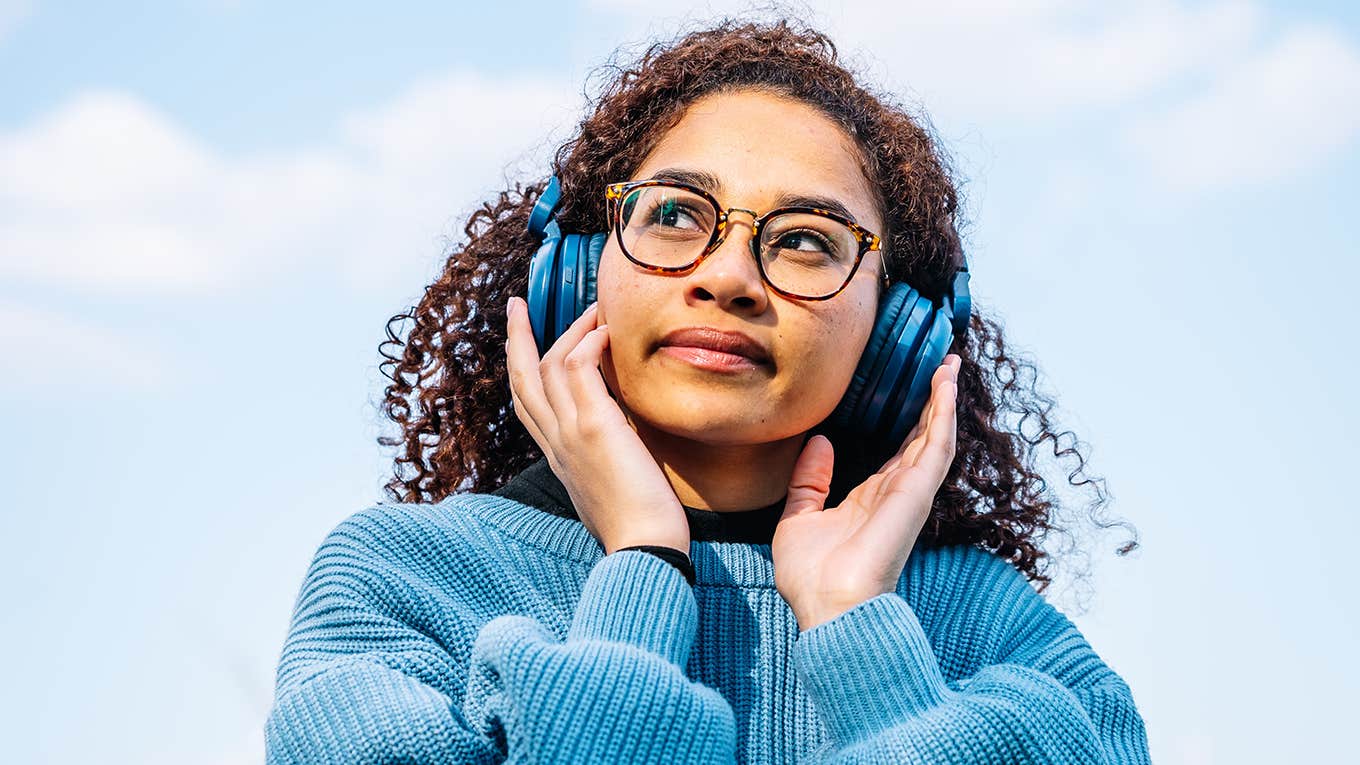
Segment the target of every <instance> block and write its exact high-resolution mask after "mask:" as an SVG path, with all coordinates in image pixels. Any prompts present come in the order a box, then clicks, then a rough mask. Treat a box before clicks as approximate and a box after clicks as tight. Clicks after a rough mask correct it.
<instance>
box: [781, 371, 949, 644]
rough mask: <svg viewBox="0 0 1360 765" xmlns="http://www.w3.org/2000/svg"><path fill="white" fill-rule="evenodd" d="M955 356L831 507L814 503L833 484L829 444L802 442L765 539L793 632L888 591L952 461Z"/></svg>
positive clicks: (820, 438) (822, 499)
mask: <svg viewBox="0 0 1360 765" xmlns="http://www.w3.org/2000/svg"><path fill="white" fill-rule="evenodd" d="M960 363H961V360H960V358H959V356H958V355H957V354H952V353H951V354H949V355H947V356H945V359H944V363H942V364H941V365H940V367H939V368H938V369H937V370H935V374H934V376H932V377H931V381H930V386H931V392H930V401H929V403H928V404H927V405H926V408H925V410H924V411H923V412H922V413H921V418H920V420H919V421H918V422H917V423H916V426H915V427H913V428H912V429H911V432H910V433H908V434H907V437H906V439H905V440H904V442H903V444H902V448H901V449H899V450H898V452H897V454H895V455H893V457H892V459H890V460H888V461H887V463H885V464H884V465H883V467H882V468H880V469H879V471H878V472H877V473H874V474H873V475H872V476H869V478H868V480H866V481H865V482H864V483H862V484H860V485H859V486H856V487H855V488H854V490H852V491H851V492H850V493H849V494H848V495H847V496H846V498H845V501H844V502H842V503H841V504H840V505H838V506H837V507H828V508H825V509H823V507H822V503H824V502H825V501H826V497H827V494H828V493H829V492H830V485H831V469H832V463H833V461H834V459H833V457H834V455H833V454H832V448H831V442H830V441H828V440H827V439H826V438H825V437H824V436H814V437H813V438H812V439H810V440H809V441H808V443H807V445H806V446H804V447H803V452H802V454H801V455H799V457H798V461H797V463H796V464H795V465H794V467H793V476H792V478H791V479H790V481H789V495H788V500H787V502H786V504H785V506H784V514H783V515H782V516H781V517H780V519H779V525H778V526H777V527H776V528H775V532H774V539H773V540H772V544H771V556H772V557H773V559H774V571H775V573H774V580H775V587H776V588H777V589H778V590H779V594H780V595H782V596H783V597H784V600H785V601H787V602H788V604H789V606H790V607H791V608H792V609H793V613H794V616H796V617H797V618H798V629H799V631H801V632H806V631H807V630H809V629H812V628H813V627H815V626H817V625H818V624H821V623H822V622H825V621H828V620H830V619H834V618H835V617H836V616H838V615H840V614H842V613H845V612H846V611H848V610H850V609H851V608H853V607H854V606H856V605H858V604H860V603H862V602H864V601H866V600H868V599H870V598H872V597H875V596H877V595H881V594H883V593H885V592H893V591H895V590H896V588H897V581H898V579H899V578H900V577H901V575H902V570H903V568H904V567H905V566H906V564H907V558H908V557H909V556H910V555H911V550H912V548H913V547H914V546H915V544H916V538H917V536H919V535H920V533H921V529H922V528H923V527H924V526H925V522H926V517H927V516H929V515H930V506H931V504H932V503H933V502H934V499H935V493H936V492H937V491H939V488H940V485H941V484H942V483H943V482H944V478H945V474H946V473H947V472H948V470H949V465H950V463H951V462H953V460H954V449H955V440H956V427H957V425H956V422H957V418H956V415H955V408H954V402H955V398H956V395H957V392H958V382H957V381H958V370H959V364H960Z"/></svg>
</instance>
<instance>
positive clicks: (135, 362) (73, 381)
mask: <svg viewBox="0 0 1360 765" xmlns="http://www.w3.org/2000/svg"><path fill="white" fill-rule="evenodd" d="M0 358H4V359H5V375H4V379H3V381H2V382H0V385H3V386H4V387H5V388H6V389H7V390H18V391H28V392H33V391H42V392H44V393H51V391H52V390H53V389H56V390H64V389H67V388H69V387H78V388H90V387H96V386H97V387H99V388H101V389H105V390H107V389H110V388H114V389H119V388H121V389H130V390H136V391H148V390H161V389H163V388H164V387H165V386H166V385H167V384H168V382H169V380H170V379H171V375H170V369H169V365H168V364H167V362H166V360H165V358H164V357H163V355H162V354H160V353H158V352H156V351H154V350H152V349H149V348H146V347H144V346H142V345H139V344H138V343H137V342H135V341H133V340H130V339H128V338H126V337H124V336H122V335H120V334H119V333H117V332H114V331H111V330H109V329H107V328H104V327H100V326H98V325H94V324H89V323H86V322H83V321H81V320H79V319H75V318H73V317H71V316H68V315H64V314H61V313H58V312H55V311H50V310H47V309H42V308H35V307H33V306H27V305H21V304H17V303H13V302H0Z"/></svg>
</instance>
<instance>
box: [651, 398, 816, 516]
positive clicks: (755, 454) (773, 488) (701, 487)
mask: <svg viewBox="0 0 1360 765" xmlns="http://www.w3.org/2000/svg"><path fill="white" fill-rule="evenodd" d="M628 419H629V422H630V423H631V424H632V426H633V429H634V430H635V431H637V434H638V437H639V438H640V439H641V440H642V443H643V444H644V445H645V446H646V447H647V450H648V451H650V452H651V453H652V456H653V457H655V458H656V461H657V464H659V465H660V466H661V469H662V471H663V472H664V473H665V475H666V478H667V480H669V481H670V483H671V488H673V489H674V490H675V496H676V497H678V498H679V500H680V503H681V504H682V505H686V506H688V507H693V508H696V509H699V510H712V511H714V512H719V513H722V512H736V511H741V510H754V509H756V508H761V507H766V506H768V505H772V504H774V503H775V502H777V501H779V500H780V499H782V498H783V497H784V496H785V495H786V494H788V491H789V480H790V478H792V476H793V464H794V462H795V461H796V460H797V459H798V454H799V453H800V452H801V451H802V449H803V444H804V443H805V442H806V438H805V434H803V433H799V434H798V435H796V436H791V437H789V438H786V439H783V440H780V441H772V442H770V443H764V444H741V445H730V446H729V445H714V444H709V443H704V442H701V441H695V440H693V439H689V438H683V437H680V436H676V435H673V434H671V433H666V432H664V431H661V430H657V429H656V428H653V427H651V426H649V425H647V424H646V423H644V422H641V421H639V420H637V419H635V418H633V417H631V416H630V417H629V418H628Z"/></svg>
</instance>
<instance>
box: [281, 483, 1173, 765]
mask: <svg viewBox="0 0 1360 765" xmlns="http://www.w3.org/2000/svg"><path fill="white" fill-rule="evenodd" d="M603 553H604V551H603V550H602V549H601V547H600V545H599V543H598V542H597V541H596V540H595V539H594V538H593V537H592V536H591V535H590V534H589V532H587V531H586V529H585V527H584V526H583V525H582V524H581V523H580V522H579V521H575V520H569V519H565V518H561V517H557V516H554V515H551V514H548V513H544V512H542V511H540V510H537V509H535V508H533V507H529V506H526V505H524V504H521V503H520V502H518V501H516V500H513V499H508V498H505V497H500V496H493V495H481V494H462V495H457V496H453V497H450V498H448V499H446V500H445V501H443V502H440V503H437V504H420V505H414V504H398V505H379V506H376V507H373V508H370V509H368V510H365V511H362V512H359V513H356V514H355V515H353V516H351V517H350V518H348V519H347V520H345V521H344V522H342V523H341V524H340V525H339V526H338V527H337V528H336V529H335V530H334V531H333V532H332V533H331V534H330V535H329V536H328V537H327V539H326V540H325V542H323V543H322V545H321V548H320V549H319V550H318V552H317V554H316V558H315V559H314V561H313V562H312V565H311V567H310V569H309V570H308V572H307V576H306V579H305V581H304V582H303V585H302V589H301V592H300V594H299V596H298V601H297V608H296V611H295V613H294V616H293V622H292V627H291V629H290V631H289V634H288V638H287V641H286V642H285V644H284V647H283V653H282V657H281V659H280V662H279V668H278V681H277V686H276V695H275V703H274V708H273V710H272V711H271V712H270V715H269V719H268V721H267V722H266V726H265V737H266V748H267V752H268V762H269V763H271V764H276V765H283V764H284V763H323V762H324V763H351V764H355V763H398V762H400V763H431V764H434V763H500V762H514V763H577V762H580V763H591V762H594V763H732V762H755V763H792V762H800V763H812V762H818V763H821V762H826V763H831V762H835V763H850V762H866V763H868V762H873V763H880V762H881V763H904V762H905V763H915V762H919V763H998V764H999V763H1144V762H1148V751H1147V738H1146V733H1145V731H1144V727H1143V721H1142V718H1141V717H1140V716H1139V714H1138V711H1137V709H1136V707H1135V705H1134V702H1133V697H1132V695H1131V693H1130V691H1129V688H1128V686H1127V685H1126V684H1125V683H1124V681H1123V680H1122V679H1121V678H1120V677H1119V676H1118V675H1117V674H1116V673H1115V672H1114V671H1112V670H1111V669H1110V668H1109V667H1107V666H1106V665H1105V664H1104V663H1103V662H1102V661H1101V660H1100V658H1099V657H1098V656H1097V655H1096V654H1095V652H1094V651H1093V650H1092V649H1091V647H1090V645H1088V644H1087V642H1086V640H1085V639H1084V638H1083V637H1082V635H1081V634H1080V632H1078V631H1077V629H1076V627H1074V626H1073V625H1072V623H1071V622H1070V621H1069V620H1068V619H1067V618H1066V617H1064V616H1063V615H1062V614H1061V613H1060V612H1058V611H1057V610H1055V609H1054V608H1053V607H1052V606H1051V605H1049V604H1048V603H1047V602H1046V601H1045V600H1044V599H1043V598H1042V597H1041V596H1040V595H1039V594H1038V593H1036V592H1035V591H1034V589H1033V588H1032V587H1031V586H1030V585H1029V583H1028V582H1027V581H1026V580H1025V578H1024V577H1023V575H1021V574H1020V573H1019V572H1018V571H1016V570H1015V569H1014V568H1013V567H1012V566H1011V565H1010V564H1008V563H1007V562H1006V561H1004V560H1002V559H1000V558H999V557H997V556H995V555H993V554H991V553H989V552H987V551H985V550H981V549H977V548H972V547H965V546H955V547H945V548H939V549H918V550H915V551H913V552H912V554H911V557H910V558H909V559H908V562H907V567H906V570H905V571H904V572H903V575H902V578H901V579H900V580H899V582H898V587H897V591H896V592H895V593H885V594H883V595H879V596H877V597H875V598H871V599H870V600H867V601H865V602H863V603H860V604H859V605H857V606H855V607H854V608H852V609H850V610H849V611H847V612H845V613H843V614H841V615H840V616H838V617H836V618H835V619H832V620H830V621H827V622H824V623H823V624H820V625H817V626H816V627H814V628H812V629H810V630H807V631H806V632H803V633H801V634H800V633H799V631H798V625H797V621H796V620H795V619H794V616H793V613H792V611H791V610H790V609H789V607H788V605H787V603H785V602H784V600H783V598H781V597H780V596H779V593H778V591H777V590H775V587H774V566H773V563H772V561H771V557H770V546H769V545H763V544H746V543H730V542H694V543H692V544H691V546H690V556H691V558H692V559H693V561H694V566H695V570H696V575H697V582H698V583H697V585H696V586H694V587H691V586H690V585H689V584H688V583H687V582H686V581H685V579H684V577H683V576H682V575H681V574H680V572H679V571H677V570H676V569H675V568H674V567H672V566H670V565H669V564H667V563H666V562H665V561H663V560H661V559H660V558H657V557H656V556H654V555H651V554H648V553H645V552H639V551H631V550H630V551H620V552H616V553H614V554H613V555H609V556H605V555H604V554H603Z"/></svg>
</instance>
